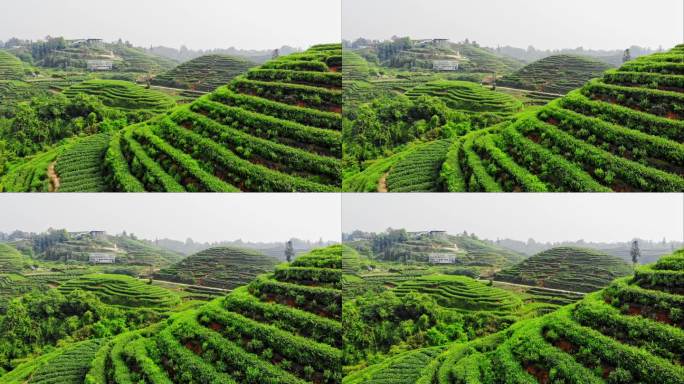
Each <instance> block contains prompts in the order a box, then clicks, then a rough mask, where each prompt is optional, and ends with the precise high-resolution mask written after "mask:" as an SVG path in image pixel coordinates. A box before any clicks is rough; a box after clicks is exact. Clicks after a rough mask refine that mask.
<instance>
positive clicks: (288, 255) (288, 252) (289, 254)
mask: <svg viewBox="0 0 684 384" xmlns="http://www.w3.org/2000/svg"><path fill="white" fill-rule="evenodd" d="M293 257H294V248H293V247H292V240H288V241H287V243H286V244H285V260H287V262H288V263H289V262H291V261H292V258H293Z"/></svg>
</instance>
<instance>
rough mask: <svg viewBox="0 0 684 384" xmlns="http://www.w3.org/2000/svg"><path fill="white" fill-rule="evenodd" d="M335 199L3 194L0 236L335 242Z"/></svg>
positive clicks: (322, 195)
mask: <svg viewBox="0 0 684 384" xmlns="http://www.w3.org/2000/svg"><path fill="white" fill-rule="evenodd" d="M340 210H341V207H340V194H333V193H330V194H328V193H281V194H276V193H273V194H271V193H269V194H266V193H244V194H191V193H183V194H175V193H165V194H126V193H119V194H116V193H109V194H104V193H92V194H2V195H0V231H2V232H10V231H13V230H15V229H19V230H23V231H30V232H40V231H44V230H46V229H48V228H49V227H53V228H66V229H68V230H71V231H80V230H106V231H107V232H109V233H120V232H121V231H123V230H125V231H126V232H128V233H135V235H136V236H138V237H140V238H146V239H150V240H153V239H155V238H165V237H166V238H171V239H176V240H185V239H186V238H188V237H191V238H192V239H193V240H196V241H201V242H205V241H211V242H213V241H221V240H236V239H238V238H240V239H242V240H245V241H264V242H266V241H285V240H287V239H289V238H291V237H296V238H299V239H304V240H312V241H318V240H319V239H320V238H323V240H332V241H340V237H341V235H340V221H341V219H340Z"/></svg>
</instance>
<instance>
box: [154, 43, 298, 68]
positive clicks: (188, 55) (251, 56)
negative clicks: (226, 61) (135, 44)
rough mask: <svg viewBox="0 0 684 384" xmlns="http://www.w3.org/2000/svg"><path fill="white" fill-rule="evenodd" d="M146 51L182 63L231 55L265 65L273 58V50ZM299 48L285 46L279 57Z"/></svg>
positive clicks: (165, 49) (182, 47)
mask: <svg viewBox="0 0 684 384" xmlns="http://www.w3.org/2000/svg"><path fill="white" fill-rule="evenodd" d="M145 51H147V52H149V53H152V54H155V55H157V56H161V57H165V58H168V59H171V60H176V61H179V62H181V63H183V62H186V61H190V60H192V59H195V58H198V57H200V56H205V55H229V56H239V57H243V58H245V59H248V60H250V61H253V62H255V63H259V64H261V63H264V62H265V61H267V60H269V59H271V58H272V57H273V51H274V50H273V49H263V50H253V49H237V48H235V47H230V48H216V49H198V50H193V49H188V48H187V47H185V46H181V47H180V49H176V48H169V47H164V46H158V47H150V48H146V49H145ZM301 51H302V50H301V49H299V48H294V47H290V46H288V45H283V46H282V47H280V48H278V54H279V55H289V54H291V53H295V52H301Z"/></svg>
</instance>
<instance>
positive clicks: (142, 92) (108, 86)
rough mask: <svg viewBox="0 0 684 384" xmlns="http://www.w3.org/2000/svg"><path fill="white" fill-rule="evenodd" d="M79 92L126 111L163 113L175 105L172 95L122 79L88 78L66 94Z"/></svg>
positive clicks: (71, 95) (69, 89)
mask: <svg viewBox="0 0 684 384" xmlns="http://www.w3.org/2000/svg"><path fill="white" fill-rule="evenodd" d="M79 93H85V94H88V95H93V96H96V97H97V98H98V99H100V100H101V101H102V103H103V104H104V105H106V106H109V107H112V108H117V109H122V110H125V111H136V110H147V111H151V112H155V113H162V112H165V111H167V110H168V109H169V108H171V107H173V106H174V105H175V102H174V101H173V99H171V98H170V97H168V96H166V95H165V94H163V93H161V92H156V91H151V90H149V89H145V88H143V87H141V86H139V85H136V84H134V83H131V82H128V81H122V80H88V81H84V82H82V83H78V84H75V85H72V86H71V87H69V88H68V89H66V90H65V91H64V94H65V95H67V96H70V97H73V96H75V95H77V94H79Z"/></svg>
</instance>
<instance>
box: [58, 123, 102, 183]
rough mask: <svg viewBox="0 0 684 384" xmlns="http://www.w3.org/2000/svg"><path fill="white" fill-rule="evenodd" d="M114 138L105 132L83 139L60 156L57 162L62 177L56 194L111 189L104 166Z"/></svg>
mask: <svg viewBox="0 0 684 384" xmlns="http://www.w3.org/2000/svg"><path fill="white" fill-rule="evenodd" d="M110 138H111V135H110V134H108V133H102V134H97V135H92V136H88V137H86V138H83V139H80V140H79V141H78V142H76V143H74V145H72V146H70V147H69V148H68V149H67V150H65V151H63V152H62V153H60V154H59V155H58V156H57V158H56V160H55V163H54V171H55V172H56V176H57V177H58V178H59V181H58V183H59V185H58V188H56V190H55V188H54V186H53V191H55V192H103V191H105V190H106V189H107V183H106V180H105V178H104V173H103V169H102V164H103V161H104V155H105V152H106V151H107V146H108V144H109V140H110Z"/></svg>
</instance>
